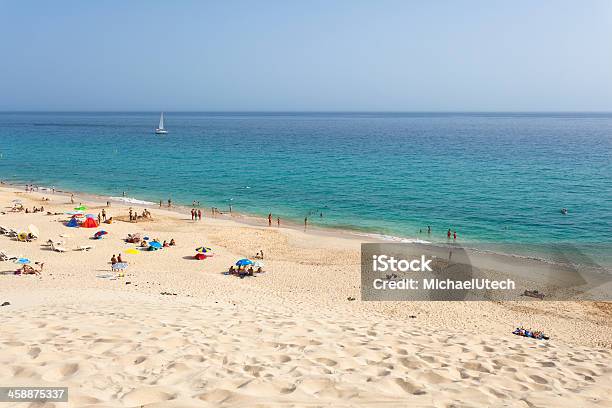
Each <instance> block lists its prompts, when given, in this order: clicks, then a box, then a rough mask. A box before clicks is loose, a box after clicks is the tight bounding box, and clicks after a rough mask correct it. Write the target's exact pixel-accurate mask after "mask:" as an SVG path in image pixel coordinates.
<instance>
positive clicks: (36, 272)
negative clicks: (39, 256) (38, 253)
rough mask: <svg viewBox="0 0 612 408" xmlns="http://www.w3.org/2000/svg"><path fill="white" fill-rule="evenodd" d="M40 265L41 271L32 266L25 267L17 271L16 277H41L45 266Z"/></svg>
mask: <svg viewBox="0 0 612 408" xmlns="http://www.w3.org/2000/svg"><path fill="white" fill-rule="evenodd" d="M39 265H40V269H35V268H33V267H31V266H30V265H23V266H22V267H21V268H19V269H17V270H16V271H15V275H40V274H41V272H42V270H43V267H44V266H45V264H44V263H41V264H39Z"/></svg>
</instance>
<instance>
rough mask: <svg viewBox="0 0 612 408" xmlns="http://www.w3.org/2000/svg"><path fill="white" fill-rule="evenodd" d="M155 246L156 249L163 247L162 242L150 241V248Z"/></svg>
mask: <svg viewBox="0 0 612 408" xmlns="http://www.w3.org/2000/svg"><path fill="white" fill-rule="evenodd" d="M151 247H153V248H155V249H160V248H161V247H162V244H160V243H159V242H157V241H153V242H149V248H151Z"/></svg>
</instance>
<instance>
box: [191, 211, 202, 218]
mask: <svg viewBox="0 0 612 408" xmlns="http://www.w3.org/2000/svg"><path fill="white" fill-rule="evenodd" d="M198 220H199V221H202V210H200V209H195V208H192V209H191V221H198Z"/></svg>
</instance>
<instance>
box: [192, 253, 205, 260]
mask: <svg viewBox="0 0 612 408" xmlns="http://www.w3.org/2000/svg"><path fill="white" fill-rule="evenodd" d="M195 259H197V260H199V261H201V260H203V259H206V255H204V254H195Z"/></svg>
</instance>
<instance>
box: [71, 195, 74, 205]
mask: <svg viewBox="0 0 612 408" xmlns="http://www.w3.org/2000/svg"><path fill="white" fill-rule="evenodd" d="M70 204H74V194H70Z"/></svg>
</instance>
